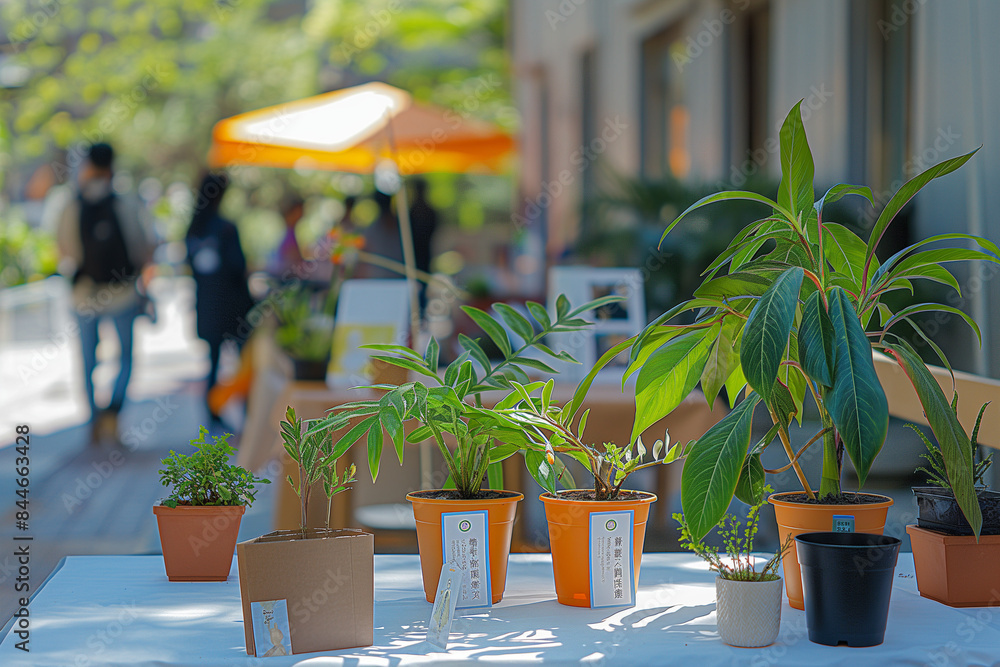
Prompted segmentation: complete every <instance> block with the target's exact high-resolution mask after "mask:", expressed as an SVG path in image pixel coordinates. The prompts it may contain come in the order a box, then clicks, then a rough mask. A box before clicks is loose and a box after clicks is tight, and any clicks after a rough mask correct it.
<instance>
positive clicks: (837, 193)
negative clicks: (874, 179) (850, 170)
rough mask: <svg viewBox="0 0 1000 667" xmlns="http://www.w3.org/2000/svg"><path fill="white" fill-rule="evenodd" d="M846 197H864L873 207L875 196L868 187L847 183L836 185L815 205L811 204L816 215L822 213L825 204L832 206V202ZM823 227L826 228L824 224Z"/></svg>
mask: <svg viewBox="0 0 1000 667" xmlns="http://www.w3.org/2000/svg"><path fill="white" fill-rule="evenodd" d="M847 195H858V196H861V197H864V198H865V199H867V200H868V203H869V204H871V205H872V206H874V205H875V196H874V195H873V194H872V189H871V188H869V187H868V186H866V185H850V184H848V183H838V184H837V185H835V186H833V187H832V188H830V189H829V190H827V191H826V194H825V195H823V196H822V197H820V198H819V199H817V200H816V203H815V204H813V208H814V209H815V211H816V213H817V214H821V213H822V212H823V207H824V206H826V205H827V204H832V203H833V202H835V201H837V200H839V199H840V198H842V197H846V196H847ZM824 226H826V225H825V223H824Z"/></svg>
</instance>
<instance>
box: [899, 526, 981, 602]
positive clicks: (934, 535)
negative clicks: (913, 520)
mask: <svg viewBox="0 0 1000 667" xmlns="http://www.w3.org/2000/svg"><path fill="white" fill-rule="evenodd" d="M906 532H907V533H909V534H910V544H912V545H913V565H914V566H915V567H916V569H917V588H918V589H919V590H920V594H921V595H922V596H924V597H925V598H930V599H931V600H937V601H938V602H940V603H941V604H946V605H948V606H949V607H992V606H995V605H996V604H998V603H1000V597H998V595H1000V593H998V591H1000V535H980V536H979V542H978V543H977V542H976V538H975V536H973V535H945V534H944V533H939V532H938V531H936V530H927V529H926V528H920V527H919V526H913V525H910V526H907V527H906Z"/></svg>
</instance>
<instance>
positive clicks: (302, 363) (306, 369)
mask: <svg viewBox="0 0 1000 667" xmlns="http://www.w3.org/2000/svg"><path fill="white" fill-rule="evenodd" d="M329 364H330V361H329V360H324V361H307V360H304V359H292V366H293V373H294V375H295V379H296V380H318V381H320V382H322V381H323V380H326V369H327V366H329Z"/></svg>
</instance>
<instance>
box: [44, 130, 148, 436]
mask: <svg viewBox="0 0 1000 667" xmlns="http://www.w3.org/2000/svg"><path fill="white" fill-rule="evenodd" d="M113 163H114V150H113V149H112V148H111V146H110V145H109V144H106V143H96V144H93V145H92V146H90V148H89V150H88V151H87V156H86V158H85V159H84V160H83V161H82V163H81V165H80V169H79V172H78V174H77V186H78V188H77V193H76V196H75V197H73V198H71V199H69V201H67V203H66V206H65V208H64V209H63V211H62V215H61V216H59V219H58V231H57V243H58V247H59V254H60V256H61V260H60V269H61V270H62V272H63V273H64V275H67V276H69V277H70V279H71V282H72V285H73V288H72V301H73V306H74V309H75V311H76V317H77V322H78V324H79V328H80V343H81V347H82V352H83V379H84V388H85V390H86V394H87V401H88V403H89V408H90V424H91V433H90V440H91V444H94V445H97V444H103V443H105V442H112V443H115V444H118V443H119V442H120V441H119V440H118V413H119V412H120V411H121V408H122V405H123V404H124V402H125V393H126V390H127V389H128V382H129V378H130V377H131V374H132V325H133V323H134V322H135V318H136V316H137V315H138V314H139V311H140V305H141V298H140V294H139V291H138V284H139V282H140V276H141V275H142V270H143V267H144V266H145V265H146V264H147V263H148V262H149V261H150V259H151V258H152V252H153V246H154V244H153V240H152V235H151V234H150V232H149V230H148V229H147V227H146V225H145V223H144V221H143V217H142V211H141V205H140V204H139V202H138V200H137V199H134V198H123V197H119V196H118V195H117V194H116V193H115V191H114V189H113V188H112V186H111V180H112V176H113V173H114V172H113ZM102 319H110V320H111V321H112V323H113V324H114V328H115V331H116V332H117V334H118V341H119V343H120V350H121V352H120V357H121V358H120V365H119V370H118V377H117V379H116V380H115V384H114V388H113V390H112V392H111V400H110V401H109V403H108V405H107V407H106V408H104V409H103V410H100V409H98V407H97V403H96V402H95V400H94V380H93V374H94V369H95V368H96V367H97V342H98V334H97V332H98V326H99V324H100V321H101V320H102Z"/></svg>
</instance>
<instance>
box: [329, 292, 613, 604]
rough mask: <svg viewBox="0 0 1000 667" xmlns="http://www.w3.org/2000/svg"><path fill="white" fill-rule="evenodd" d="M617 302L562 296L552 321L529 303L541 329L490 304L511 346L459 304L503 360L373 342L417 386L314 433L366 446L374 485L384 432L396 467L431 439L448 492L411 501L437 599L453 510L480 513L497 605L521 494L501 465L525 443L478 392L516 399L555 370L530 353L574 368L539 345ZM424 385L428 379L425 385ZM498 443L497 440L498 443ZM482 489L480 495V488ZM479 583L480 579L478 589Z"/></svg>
mask: <svg viewBox="0 0 1000 667" xmlns="http://www.w3.org/2000/svg"><path fill="white" fill-rule="evenodd" d="M616 300H619V297H614V296H612V297H603V298H601V299H597V300H595V301H592V302H590V303H588V304H585V305H583V306H581V307H579V308H576V309H572V307H571V306H570V304H569V302H568V301H567V300H566V299H565V297H560V299H559V300H558V308H557V312H556V317H555V318H550V317H549V315H548V313H547V312H546V310H545V308H544V307H543V306H541V305H540V304H537V303H533V302H529V303H528V304H527V308H528V310H529V312H530V313H531V315H532V317H533V318H534V319H535V321H536V323H537V327H536V326H535V325H533V324H532V323H531V322H530V321H529V320H528V319H527V318H526V317H524V316H523V315H521V314H520V313H518V312H517V311H516V310H515V309H514V308H512V307H511V306H508V305H507V304H503V303H498V304H494V306H493V309H494V311H495V312H496V313H497V315H498V316H499V319H500V320H502V321H503V323H504V324H506V325H507V327H509V329H510V330H511V331H513V332H514V333H515V335H516V336H518V337H519V338H520V339H521V344H520V345H514V344H512V342H511V339H510V336H509V335H508V334H507V331H506V330H505V329H504V327H503V325H501V323H500V321H499V320H498V319H497V318H495V317H493V316H491V315H490V314H488V313H486V312H485V311H482V310H479V309H478V308H473V307H470V306H463V310H464V311H465V313H466V314H467V315H468V316H469V317H470V318H471V319H472V320H473V321H474V322H475V323H476V324H477V325H478V326H479V327H480V328H481V329H482V330H483V331H484V332H485V333H486V335H487V336H488V337H489V338H490V340H491V341H492V342H493V344H494V345H495V346H496V347H497V349H498V350H499V351H500V353H501V355H502V359H500V360H499V361H496V362H494V361H492V360H491V359H490V358H489V357H488V356H487V355H486V353H485V351H484V350H483V348H482V346H481V345H480V343H479V341H477V340H474V339H472V338H469V337H468V336H465V335H464V334H460V335H459V343H460V344H461V346H462V348H463V349H464V350H465V351H464V353H463V354H462V355H460V356H459V357H458V358H457V359H455V360H454V361H452V362H451V363H450V364H449V365H448V366H447V367H446V368H444V369H443V373H442V369H441V368H440V367H439V363H438V360H439V352H440V350H439V348H438V343H437V341H436V340H434V338H431V340H430V342H429V343H428V346H427V349H426V350H425V352H424V354H422V355H421V354H418V353H417V352H414V351H413V350H411V349H409V348H406V347H402V346H399V345H369V346H366V347H367V348H370V349H373V350H375V351H376V352H379V353H380V354H376V355H373V357H374V358H375V359H377V360H380V361H383V362H385V363H387V364H390V365H392V366H397V367H399V368H403V369H405V370H407V371H409V372H411V373H413V374H415V375H417V376H419V377H420V380H418V381H416V382H406V383H403V384H380V385H375V386H374V387H372V388H374V389H377V390H382V391H385V392H386V393H385V394H384V395H383V396H381V397H380V398H379V399H378V400H370V401H356V402H353V403H348V404H345V405H341V406H338V407H336V408H333V410H332V411H331V414H330V416H329V417H327V420H326V421H325V422H323V423H322V424H321V426H320V428H324V429H326V428H332V429H333V430H335V431H340V432H342V433H343V435H340V436H339V438H338V442H337V445H336V448H337V451H347V449H348V448H349V447H351V446H352V445H353V444H354V443H356V442H358V441H359V440H361V439H362V438H364V439H365V442H366V444H367V449H368V464H369V469H370V471H371V475H372V480H373V481H374V480H375V478H376V477H377V475H378V466H379V460H380V458H381V453H382V446H383V440H384V435H383V433H387V434H388V435H389V438H390V439H391V441H392V445H393V446H394V447H395V450H396V455H397V457H398V459H399V461H400V463H402V461H403V446H404V443H405V442H411V443H417V442H422V441H425V440H428V439H430V440H432V441H433V442H434V444H435V445H436V446H437V448H438V451H439V452H440V453H441V456H442V457H443V458H444V461H445V464H446V465H447V467H448V474H449V477H448V480H449V482H448V483H446V485H445V486H446V487H454V488H444V489H428V490H423V491H417V492H414V493H410V494H407V496H406V498H407V500H409V501H410V502H411V504H412V507H413V513H414V517H415V518H416V522H417V546H418V549H419V551H420V565H421V570H422V574H423V583H424V593H425V596H426V598H427V601H428V602H433V601H434V598H435V593H436V590H437V583H438V578H439V576H440V573H441V566H442V564H443V563H444V562H445V561H444V554H443V553H442V549H443V540H442V515H447V514H454V513H457V512H468V513H473V512H477V513H482V512H485V513H486V519H485V520H486V524H487V528H486V540H487V542H488V550H486V552H485V554H484V555H488V560H487V559H486V558H483V559H476V560H477V561H481V564H482V565H484V566H485V565H486V563H487V562H488V567H483V568H478V567H477V566H472V568H473V569H477V570H480V571H482V572H483V576H485V574H486V572H488V575H489V576H488V579H489V586H490V593H491V595H490V600H491V601H492V602H493V603H496V602H499V601H500V600H501V599H502V597H503V591H504V587H505V585H506V580H507V557H508V555H509V551H510V539H511V534H512V531H513V524H514V515H515V511H516V507H517V503H518V502H519V501H520V500H521V499H522V498H523V497H524V496H523V495H522V494H520V493H514V492H511V491H504V490H503V474H502V471H501V468H500V462H501V461H502V460H504V459H506V458H508V457H510V456H512V455H513V454H515V453H517V451H518V450H519V449H520V448H521V447H522V446H523V444H524V437H523V434H521V433H518V432H517V431H516V430H512V429H510V428H509V421H506V420H503V419H500V418H498V410H497V409H496V408H503V407H505V401H506V399H504V400H501V402H500V403H498V404H496V408H494V407H489V406H488V405H487V404H485V403H484V394H489V393H490V392H495V391H496V390H506V391H507V392H510V393H513V386H514V384H516V383H518V382H523V383H527V382H529V379H528V374H527V369H535V370H539V371H542V372H543V373H553V374H554V373H556V371H555V369H553V368H552V367H551V366H549V365H548V364H547V363H545V362H544V361H542V360H541V359H539V358H537V356H532V352H533V351H540V352H541V353H542V354H544V355H546V356H548V357H551V358H554V359H558V360H561V361H571V362H572V361H574V360H573V358H572V357H571V356H569V355H568V354H567V353H565V352H560V353H556V352H553V351H552V350H550V349H549V348H548V347H546V346H545V344H544V343H543V342H542V341H543V339H544V338H545V336H547V335H548V334H550V333H563V332H571V331H577V330H580V329H582V328H585V327H587V326H589V325H590V323H589V322H588V321H587V320H585V319H582V318H580V315H581V314H583V313H585V312H587V311H588V310H591V309H594V308H598V307H600V306H601V305H603V304H605V303H609V302H611V301H616ZM428 380H429V382H428ZM411 420H412V421H413V422H414V423H415V424H416V428H414V429H413V430H411V431H410V432H406V430H405V429H404V427H403V424H404V423H407V422H409V421H411ZM501 436H503V437H501ZM484 483H485V484H486V488H484ZM482 585H484V586H485V582H482Z"/></svg>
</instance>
